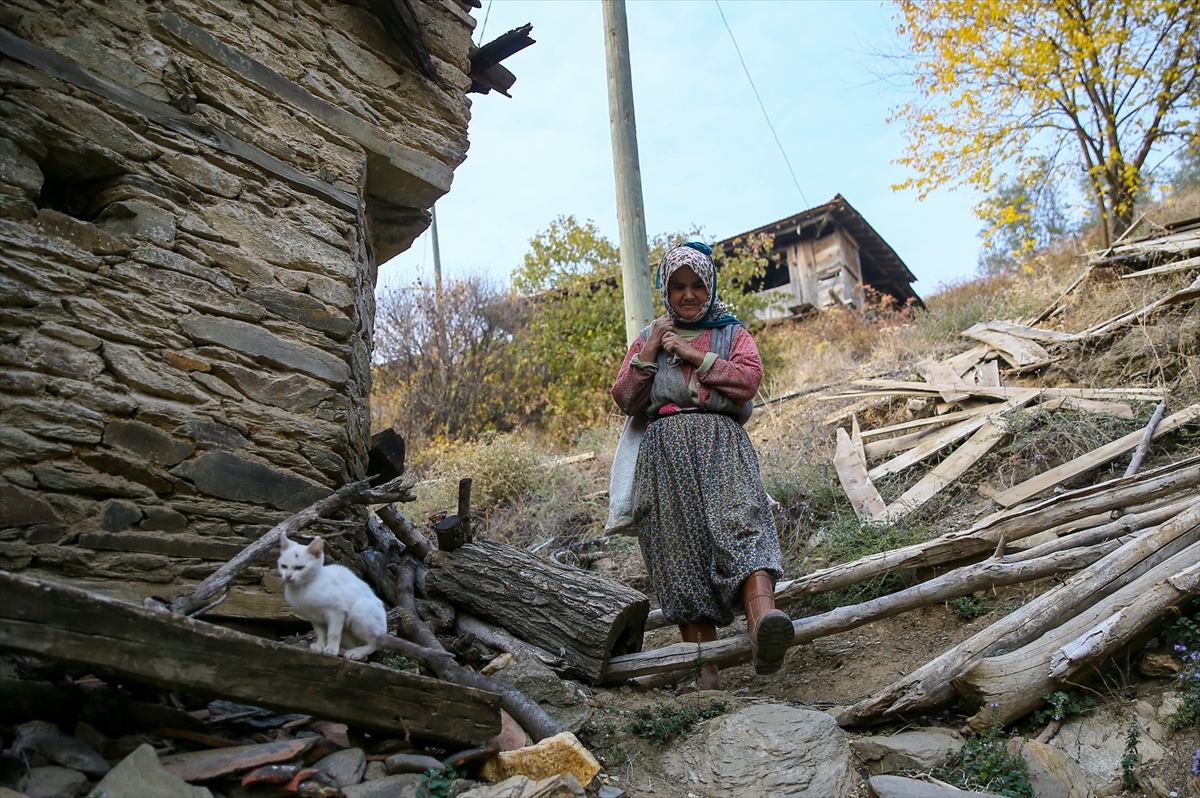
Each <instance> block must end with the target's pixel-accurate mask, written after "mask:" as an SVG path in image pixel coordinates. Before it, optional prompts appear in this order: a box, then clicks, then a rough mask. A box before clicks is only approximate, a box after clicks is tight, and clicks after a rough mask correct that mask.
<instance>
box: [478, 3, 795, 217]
mask: <svg viewBox="0 0 1200 798" xmlns="http://www.w3.org/2000/svg"><path fill="white" fill-rule="evenodd" d="M713 2H714V3H716V4H717V12H718V13H720V15H721V21H722V22H724V23H725V30H726V31H728V32H729V40H730V41H731V42H733V49H734V50H736V51H737V57H738V60H739V61H741V62H742V71H743V72H745V73H746V80H748V81H750V88H751V89H753V90H754V98H755V99H756V100H758V107H759V108H761V109H762V112H763V118H764V119H766V120H767V127H769V128H771V135H772V136H774V137H775V145H776V146H777V147H779V154H780V155H782V156H783V162H784V163H785V164H787V168H788V173H789V174H791V176H792V182H793V183H795V184H796V190H797V191H799V192H800V199H801V200H803V201H804V207H806V208H807V207H810V206H809V202H808V197H806V196H804V189H802V188H800V181H799V180H797V179H796V170H795V169H793V168H792V162H791V161H790V160H789V159H788V157H787V153H786V152H785V151H784V149H783V143H782V142H780V141H779V134H778V133H776V132H775V126H774V125H773V124H771V117H770V115H769V114H768V113H767V106H765V105H763V101H762V97H761V96H760V95H759V93H758V87H757V86H755V85H754V78H752V77H750V68H749V67H747V66H746V59H745V58H743V57H742V48H740V47H738V43H737V39H736V38H734V36H733V28H731V27H729V20H727V19H725V10H724V9H722V8H721V0H713ZM488 7H489V8H490V7H491V5H490V3H489V6H488Z"/></svg>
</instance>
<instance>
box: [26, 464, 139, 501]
mask: <svg viewBox="0 0 1200 798" xmlns="http://www.w3.org/2000/svg"><path fill="white" fill-rule="evenodd" d="M29 470H30V471H32V472H33V475H34V477H36V478H37V481H38V484H39V485H41V486H42V487H43V488H45V489H46V490H53V491H59V492H62V493H82V494H85V495H90V496H101V497H108V496H123V497H125V498H129V499H151V498H154V493H153V492H151V491H150V489H149V488H146V487H144V486H142V485H137V484H134V483H132V482H127V481H125V480H124V479H121V478H120V477H114V476H110V475H108V474H101V473H100V472H98V471H94V470H92V469H90V468H88V467H87V466H85V465H82V464H80V463H67V462H62V463H47V464H45V465H36V466H33V467H32V468H30V469H29Z"/></svg>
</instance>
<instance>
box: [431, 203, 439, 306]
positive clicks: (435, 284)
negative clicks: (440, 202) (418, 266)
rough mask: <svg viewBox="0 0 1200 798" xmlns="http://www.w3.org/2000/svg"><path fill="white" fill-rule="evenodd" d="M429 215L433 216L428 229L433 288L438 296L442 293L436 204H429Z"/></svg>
mask: <svg viewBox="0 0 1200 798" xmlns="http://www.w3.org/2000/svg"><path fill="white" fill-rule="evenodd" d="M429 215H430V216H432V217H433V225H432V226H431V227H430V230H429V232H430V234H431V235H432V236H433V290H434V291H436V292H437V295H438V296H439V297H440V296H441V295H442V253H441V251H440V250H439V249H438V240H437V238H438V236H437V206H433V205H431V206H430V208H429Z"/></svg>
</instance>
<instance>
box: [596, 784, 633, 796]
mask: <svg viewBox="0 0 1200 798" xmlns="http://www.w3.org/2000/svg"><path fill="white" fill-rule="evenodd" d="M596 794H597V796H599V798H625V796H627V795H629V793H627V792H626V791H625V790H623V789H622V788H620V787H615V786H613V785H612V784H605V785H604V786H602V787H601V788H600V789H599V790H597V791H596Z"/></svg>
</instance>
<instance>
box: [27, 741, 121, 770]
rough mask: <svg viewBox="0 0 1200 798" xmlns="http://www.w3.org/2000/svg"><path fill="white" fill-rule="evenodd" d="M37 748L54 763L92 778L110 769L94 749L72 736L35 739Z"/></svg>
mask: <svg viewBox="0 0 1200 798" xmlns="http://www.w3.org/2000/svg"><path fill="white" fill-rule="evenodd" d="M37 749H38V750H39V751H41V752H42V756H44V757H46V758H47V759H49V760H50V761H51V762H53V763H54V764H56V765H61V766H63V767H65V768H71V769H72V770H78V771H79V772H80V773H83V774H84V775H86V776H89V777H91V778H93V779H96V778H100V777H101V776H103V775H104V774H105V773H107V772H108V771H110V770H112V768H111V767H109V764H108V763H107V762H105V761H104V757H102V756H100V754H99V753H98V752H97V751H96V749H94V748H92V746H90V745H88V744H87V743H85V742H84V741H83V740H77V739H75V738H74V737H43V738H41V739H39V740H38V741H37Z"/></svg>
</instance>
